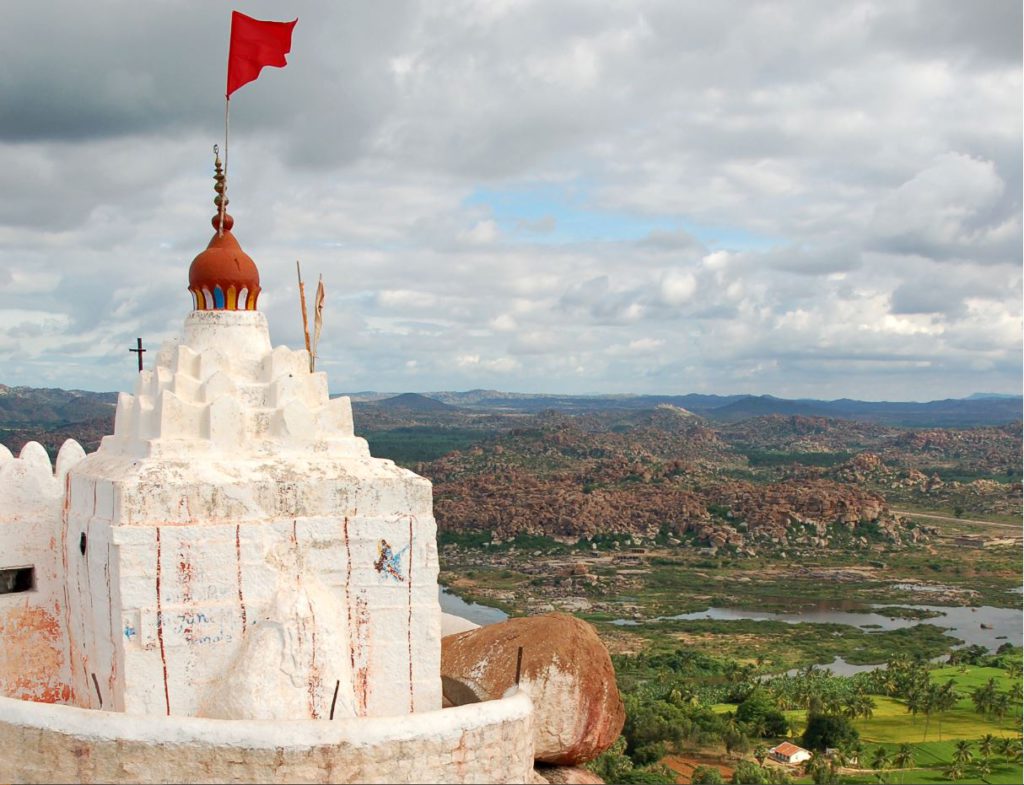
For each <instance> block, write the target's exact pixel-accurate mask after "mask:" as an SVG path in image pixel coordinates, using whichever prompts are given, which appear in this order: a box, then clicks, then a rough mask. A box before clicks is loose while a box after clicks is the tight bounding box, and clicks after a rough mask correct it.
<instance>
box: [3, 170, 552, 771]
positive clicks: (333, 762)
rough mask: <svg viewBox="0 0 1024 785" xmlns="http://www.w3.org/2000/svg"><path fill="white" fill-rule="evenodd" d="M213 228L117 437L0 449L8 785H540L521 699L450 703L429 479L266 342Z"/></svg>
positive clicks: (301, 358) (119, 417) (295, 355)
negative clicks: (88, 450) (178, 318)
mask: <svg viewBox="0 0 1024 785" xmlns="http://www.w3.org/2000/svg"><path fill="white" fill-rule="evenodd" d="M216 179H217V185H216V189H217V191H218V197H217V199H218V200H219V199H220V198H221V195H222V194H223V193H224V184H223V183H224V181H223V176H222V175H221V174H220V170H219V166H218V175H217V178H216ZM218 203H219V202H218ZM225 203H226V202H225ZM219 212H220V216H218V217H215V218H214V228H215V230H216V232H215V234H214V236H213V239H212V240H211V241H210V245H209V247H208V248H207V249H206V250H204V251H203V252H202V253H200V254H199V255H198V256H197V257H196V259H195V261H194V262H193V263H192V267H191V270H190V273H189V289H190V291H191V292H192V304H193V310H192V312H191V313H189V314H188V315H187V317H186V318H185V323H184V329H183V333H182V336H181V337H180V339H176V340H171V341H168V342H166V343H165V344H164V345H163V346H162V348H161V349H160V351H159V353H158V355H157V357H156V362H155V366H154V367H153V369H152V370H147V371H143V372H141V373H140V374H139V377H138V381H137V383H136V386H135V390H134V393H133V394H126V393H122V394H121V395H120V397H119V400H118V403H117V414H116V425H115V428H114V433H113V435H110V436H106V437H105V438H104V439H103V441H102V444H101V445H100V447H99V449H98V450H97V452H95V453H93V454H90V455H87V456H86V455H85V454H84V453H83V451H82V449H81V448H80V447H79V446H78V445H77V444H75V443H74V442H69V443H67V444H65V446H64V447H63V448H62V450H61V451H60V454H59V456H58V458H57V461H56V466H55V467H51V465H50V460H49V458H48V457H47V455H46V453H45V450H43V449H42V447H40V446H39V445H38V444H36V443H29V444H27V445H26V446H25V447H24V449H23V450H22V451H21V454H20V456H19V457H18V458H14V457H13V456H11V455H10V454H9V453H7V454H0V499H2V505H0V781H5V782H6V781H22V782H24V781H37V782H41V781H47V782H50V781H80V782H89V781H97V782H98V781H106V782H113V781H124V782H129V781H131V782H160V781H211V782H212V781H224V782H230V781H259V782H294V781H329V782H406V781H408V782H412V781H416V782H471V781H472V782H524V781H529V779H530V776H531V773H532V765H533V741H532V736H531V722H532V705H531V703H530V700H529V698H528V697H527V696H526V695H525V694H524V693H521V692H519V693H510V694H509V695H508V696H506V697H505V698H502V699H500V700H494V701H487V702H483V703H477V704H473V705H468V706H459V707H454V708H448V709H444V710H443V711H442V709H441V702H442V696H441V678H440V653H441V610H440V608H439V605H438V591H437V573H438V561H437V548H436V525H435V522H434V518H433V514H432V496H431V485H430V482H429V481H428V480H426V479H424V478H422V477H419V476H417V475H416V474H414V473H412V472H410V471H408V470H406V469H402V468H400V467H398V466H396V465H395V464H394V463H393V462H392V461H389V460H382V459H377V458H373V457H371V456H370V454H369V450H368V448H367V444H366V441H365V440H363V439H361V438H359V437H357V436H355V435H354V433H353V427H352V410H351V405H350V402H349V400H348V399H347V398H334V399H332V398H330V397H329V395H328V384H327V378H326V376H325V374H323V373H313V372H311V371H310V362H309V355H308V353H307V352H306V351H305V350H292V349H289V348H287V347H284V346H278V347H276V348H273V347H272V346H271V343H270V337H269V332H268V326H267V320H266V318H265V317H264V316H263V314H262V313H260V312H259V311H258V310H257V309H256V306H257V300H258V297H259V294H260V285H259V272H258V270H257V268H256V265H255V264H254V263H253V261H252V260H251V259H250V258H249V257H248V256H247V255H246V254H245V252H244V251H242V249H241V247H240V246H239V244H238V242H237V241H236V240H235V238H234V236H233V234H232V231H231V230H232V223H233V222H232V220H231V217H230V216H229V215H226V214H225V213H223V210H220V211H219ZM0 449H2V448H0ZM3 452H4V453H6V451H5V450H4V451H3Z"/></svg>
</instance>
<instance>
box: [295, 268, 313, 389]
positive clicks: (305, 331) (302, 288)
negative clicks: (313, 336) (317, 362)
mask: <svg viewBox="0 0 1024 785" xmlns="http://www.w3.org/2000/svg"><path fill="white" fill-rule="evenodd" d="M295 272H296V273H297V274H298V276H299V303H300V304H301V306H302V335H303V337H304V338H305V339H306V353H307V354H308V355H309V372H310V373H312V372H313V352H312V350H311V349H310V347H309V317H308V316H307V315H306V285H305V284H304V283H302V267H301V266H299V260H298V259H296V260H295Z"/></svg>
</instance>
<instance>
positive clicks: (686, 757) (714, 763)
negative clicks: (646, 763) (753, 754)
mask: <svg viewBox="0 0 1024 785" xmlns="http://www.w3.org/2000/svg"><path fill="white" fill-rule="evenodd" d="M660 763H664V764H665V765H666V766H668V767H669V768H670V769H672V771H673V772H674V773H675V775H676V782H677V783H680V785H687V783H689V782H690V780H691V779H692V778H693V771H694V769H696V768H697V767H698V766H711V767H712V768H715V769H718V773H719V774H721V775H722V779H723V780H725V781H726V782H728V781H729V780H730V779H731V778H732V772H733V767H732V766H730V765H729V764H727V763H726V762H725V761H723V760H722V759H721V758H716V757H712V756H710V755H694V754H682V755H666V756H665V757H664V758H662V759H661V761H660Z"/></svg>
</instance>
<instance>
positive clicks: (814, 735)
mask: <svg viewBox="0 0 1024 785" xmlns="http://www.w3.org/2000/svg"><path fill="white" fill-rule="evenodd" d="M801 738H802V741H803V746H804V747H806V748H807V749H809V750H817V751H819V752H824V751H825V750H826V749H828V748H829V747H851V746H853V745H854V744H856V743H857V742H858V741H859V740H860V733H859V732H858V731H857V729H856V728H855V727H853V722H852V721H851V720H850V719H849V718H847V717H844V716H843V715H842V714H823V713H819V712H815V713H813V714H809V715H808V716H807V727H806V728H804V733H803V736H802V737H801Z"/></svg>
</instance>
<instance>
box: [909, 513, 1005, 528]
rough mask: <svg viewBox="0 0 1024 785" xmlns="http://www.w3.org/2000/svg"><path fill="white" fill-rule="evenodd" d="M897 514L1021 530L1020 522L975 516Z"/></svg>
mask: <svg viewBox="0 0 1024 785" xmlns="http://www.w3.org/2000/svg"><path fill="white" fill-rule="evenodd" d="M893 512H894V513H896V514H897V515H908V516H912V517H916V518H931V519H932V520H933V521H948V522H949V523H976V524H978V525H979V526H998V527H999V528H1000V529H1016V530H1017V531H1021V527H1022V524H1020V523H996V522H995V521H979V520H976V519H974V518H950V517H948V516H945V515H933V514H932V513H929V512H913V511H911V510H893Z"/></svg>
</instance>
